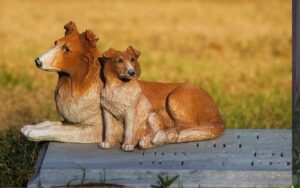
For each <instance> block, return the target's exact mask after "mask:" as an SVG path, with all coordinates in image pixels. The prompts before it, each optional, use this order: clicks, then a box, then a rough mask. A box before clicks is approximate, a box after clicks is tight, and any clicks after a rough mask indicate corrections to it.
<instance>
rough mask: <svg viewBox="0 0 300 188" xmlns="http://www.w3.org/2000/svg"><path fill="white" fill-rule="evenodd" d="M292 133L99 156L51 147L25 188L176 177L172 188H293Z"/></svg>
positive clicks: (229, 134) (244, 133)
mask: <svg viewBox="0 0 300 188" xmlns="http://www.w3.org/2000/svg"><path fill="white" fill-rule="evenodd" d="M291 153H292V132H291V130H278V129H276V130H261V129H259V130H258V129H257V130H255V129H228V130H227V131H226V132H225V134H224V135H223V136H222V137H221V138H218V139H215V140H208V141H202V142H192V143H183V144H174V145H165V146H162V147H159V148H154V149H150V150H138V149H136V150H135V151H134V152H124V151H122V150H120V149H119V148H114V149H110V150H101V149H99V148H98V146H97V144H67V143H57V142H50V143H49V144H48V145H47V146H46V147H45V149H44V150H43V151H42V152H41V154H40V159H39V160H38V162H37V164H36V172H35V175H34V176H33V177H32V179H31V180H30V181H29V183H28V187H41V186H42V187H50V186H66V185H80V184H86V183H106V184H117V185H126V186H133V187H150V185H155V184H156V182H157V175H162V176H168V177H173V176H175V175H180V176H179V178H178V179H177V181H176V182H175V183H174V184H173V185H174V186H175V187H177V186H178V185H183V186H184V187H199V186H200V187H254V186H256V187H277V186H289V185H291V184H292V156H291Z"/></svg>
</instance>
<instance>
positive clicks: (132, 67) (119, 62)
mask: <svg viewBox="0 0 300 188" xmlns="http://www.w3.org/2000/svg"><path fill="white" fill-rule="evenodd" d="M140 55H141V52H140V51H138V50H137V49H135V48H134V47H132V46H129V47H128V48H127V49H126V50H125V51H123V52H122V51H118V50H115V49H113V48H110V49H109V50H107V51H105V52H104V53H102V58H101V60H102V61H104V63H105V65H104V76H105V77H110V76H113V77H116V78H118V79H119V80H121V81H124V82H128V81H130V80H132V79H133V78H136V79H137V78H139V76H140V74H141V68H140V64H139V62H138V58H139V56H140Z"/></svg>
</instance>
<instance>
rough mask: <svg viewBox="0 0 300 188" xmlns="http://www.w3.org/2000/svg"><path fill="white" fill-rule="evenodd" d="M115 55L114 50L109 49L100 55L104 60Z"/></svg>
mask: <svg viewBox="0 0 300 188" xmlns="http://www.w3.org/2000/svg"><path fill="white" fill-rule="evenodd" d="M115 53H116V50H115V49H113V48H109V49H108V50H106V51H105V52H103V53H102V57H104V58H105V59H111V58H113V56H114V55H115Z"/></svg>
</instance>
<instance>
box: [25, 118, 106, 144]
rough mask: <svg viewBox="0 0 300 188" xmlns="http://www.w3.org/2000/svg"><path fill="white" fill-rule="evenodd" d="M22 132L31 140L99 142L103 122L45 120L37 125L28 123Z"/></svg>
mask: <svg viewBox="0 0 300 188" xmlns="http://www.w3.org/2000/svg"><path fill="white" fill-rule="evenodd" d="M97 122H99V121H97ZM21 132H22V133H23V135H24V136H26V137H27V139H29V140H31V141H59V142H74V143H97V142H99V141H100V140H101V139H102V137H101V132H102V128H101V124H94V125H84V124H63V123H62V122H60V121H45V122H42V123H38V124H36V125H26V126H24V127H23V128H22V129H21Z"/></svg>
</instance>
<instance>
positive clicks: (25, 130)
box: [21, 125, 32, 138]
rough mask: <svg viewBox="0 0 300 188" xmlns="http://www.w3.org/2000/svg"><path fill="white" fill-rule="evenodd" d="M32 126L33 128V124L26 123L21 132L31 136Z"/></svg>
mask: <svg viewBox="0 0 300 188" xmlns="http://www.w3.org/2000/svg"><path fill="white" fill-rule="evenodd" d="M31 128H32V125H25V126H24V127H23V128H22V129H21V132H22V134H23V135H24V136H25V137H27V138H30V137H29V133H30V131H31Z"/></svg>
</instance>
